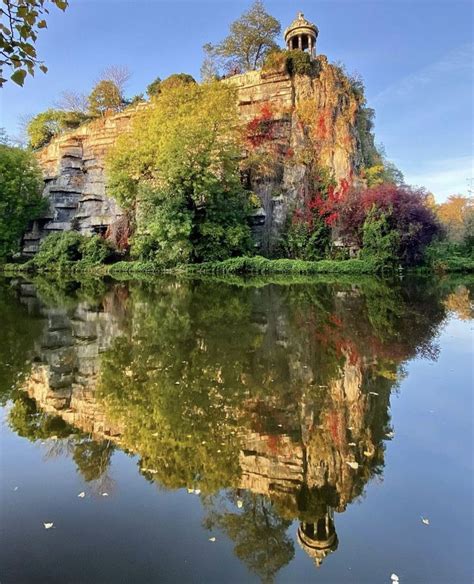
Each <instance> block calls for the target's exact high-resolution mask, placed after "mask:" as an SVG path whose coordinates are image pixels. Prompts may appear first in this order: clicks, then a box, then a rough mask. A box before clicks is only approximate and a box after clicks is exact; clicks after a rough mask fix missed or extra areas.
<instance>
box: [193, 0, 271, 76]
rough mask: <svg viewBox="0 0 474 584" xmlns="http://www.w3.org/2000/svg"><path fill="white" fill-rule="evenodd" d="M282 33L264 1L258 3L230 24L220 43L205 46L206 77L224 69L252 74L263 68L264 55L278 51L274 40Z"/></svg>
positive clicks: (259, 0)
mask: <svg viewBox="0 0 474 584" xmlns="http://www.w3.org/2000/svg"><path fill="white" fill-rule="evenodd" d="M280 32H281V25H280V23H279V22H278V20H277V19H276V18H274V17H273V16H271V15H270V14H268V13H267V12H266V10H265V7H264V5H263V2H261V0H256V1H255V2H254V3H253V5H252V7H251V8H250V10H248V11H247V12H245V13H244V14H242V16H241V17H240V18H239V19H237V20H236V21H235V22H233V23H232V24H231V27H230V33H229V35H228V36H227V37H226V38H225V39H224V40H223V41H222V42H220V43H219V44H217V45H215V46H214V45H212V44H210V43H208V44H206V45H204V51H205V53H206V56H207V59H206V61H205V65H204V72H205V75H206V77H209V76H211V75H210V71H212V69H213V67H212V65H211V64H210V63H209V61H212V62H213V63H214V67H215V69H216V71H217V70H218V69H219V68H220V67H221V66H222V67H223V68H224V69H225V70H227V71H230V70H236V69H237V70H242V71H251V70H255V69H257V68H258V67H261V65H262V64H263V61H264V59H265V56H266V55H267V54H268V53H269V52H270V51H272V50H275V49H277V48H278V45H277V43H276V42H275V38H276V37H277V36H278V35H279V34H280Z"/></svg>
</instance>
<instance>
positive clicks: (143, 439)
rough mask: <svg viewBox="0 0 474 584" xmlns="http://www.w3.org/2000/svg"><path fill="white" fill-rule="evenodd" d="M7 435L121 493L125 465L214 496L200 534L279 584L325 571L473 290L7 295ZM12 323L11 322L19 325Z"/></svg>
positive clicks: (60, 289) (214, 286)
mask: <svg viewBox="0 0 474 584" xmlns="http://www.w3.org/2000/svg"><path fill="white" fill-rule="evenodd" d="M1 298H2V303H1V304H0V318H2V322H3V323H4V324H5V332H4V334H5V335H7V338H8V343H7V344H4V345H3V346H2V349H1V350H2V351H3V352H4V354H3V355H0V362H1V363H2V364H3V365H2V368H1V369H0V382H1V388H2V391H3V394H2V400H3V402H5V401H6V400H11V401H12V404H13V405H12V407H11V409H10V412H9V423H10V425H11V427H12V428H13V429H14V430H15V431H16V432H17V433H18V434H19V435H20V436H24V437H25V438H28V439H29V440H32V441H37V440H46V439H48V438H49V439H50V440H49V441H48V445H49V448H50V451H49V454H50V455H51V456H53V455H57V454H59V453H62V454H67V455H68V456H71V457H72V459H73V460H74V462H75V464H76V465H77V469H78V471H79V472H80V473H81V475H82V477H83V478H84V480H85V481H87V482H88V483H89V484H90V485H91V489H92V490H93V491H95V492H97V493H99V494H100V493H101V492H104V491H107V492H110V491H112V489H113V483H112V481H111V478H110V477H109V475H108V468H109V463H110V460H111V456H112V454H113V451H114V449H116V448H120V449H122V450H124V451H126V452H130V453H133V454H136V455H138V457H139V472H140V473H141V474H142V475H143V476H144V477H145V478H146V479H147V480H148V481H150V482H154V483H156V484H157V486H159V487H160V488H168V489H178V488H186V489H188V491H189V492H190V493H192V494H199V495H200V496H201V500H202V504H203V505H204V508H205V510H206V518H205V526H206V527H208V528H209V529H213V528H219V529H221V530H222V531H223V532H224V533H225V534H226V535H227V536H228V537H229V538H230V539H231V540H232V541H233V542H234V551H235V554H236V556H237V557H239V558H240V559H241V560H242V561H244V562H245V563H246V564H247V565H248V567H249V568H250V569H251V570H253V571H254V572H255V573H256V574H258V575H259V576H260V577H261V578H262V580H265V581H271V580H272V579H273V577H274V576H275V575H276V574H277V572H278V571H279V570H280V569H281V568H282V567H283V566H285V565H286V564H287V563H289V562H290V561H291V559H292V558H293V556H294V553H295V550H294V542H293V539H292V537H291V536H290V535H289V527H290V525H291V523H292V522H293V521H295V520H296V521H298V525H299V527H298V530H297V541H298V543H299V545H300V546H301V547H302V549H303V550H304V551H305V552H306V553H307V554H308V555H309V556H310V557H311V558H312V559H313V560H314V562H315V564H316V565H320V564H321V562H323V561H324V559H325V558H326V557H327V556H328V555H329V554H331V553H332V552H334V551H336V550H337V547H338V537H337V524H336V523H337V521H336V520H335V516H334V513H335V512H337V513H341V512H343V511H344V510H345V509H346V508H347V506H348V505H349V504H350V503H351V502H353V501H354V500H355V499H357V498H358V497H359V496H361V494H362V493H363V491H364V487H365V485H366V484H367V483H368V481H369V480H371V479H372V478H373V477H375V476H376V475H381V474H382V471H383V466H384V442H385V441H386V440H389V439H390V438H391V437H392V436H393V432H394V429H393V428H392V427H391V422H390V413H389V405H390V395H391V393H392V392H394V391H397V384H398V382H399V381H400V379H401V378H402V377H403V374H404V370H403V364H404V363H405V362H406V361H407V360H409V359H411V358H413V357H415V356H417V355H422V356H424V357H426V358H430V359H435V358H436V356H437V346H436V342H435V340H436V334H437V331H438V328H439V326H440V324H441V323H442V321H443V319H444V318H445V315H446V313H447V311H448V310H457V311H458V312H459V314H460V315H461V317H465V316H466V314H469V311H470V306H471V305H470V298H471V296H470V290H469V288H468V287H466V286H464V287H456V286H454V287H453V286H451V285H450V286H445V285H443V283H436V284H434V283H431V284H430V285H427V283H426V282H420V281H412V282H404V283H395V282H391V283H390V284H387V283H384V282H381V281H376V280H371V279H367V280H362V281H361V282H360V283H358V284H346V283H340V282H339V283H325V282H318V283H312V284H305V283H298V284H294V285H281V286H280V285H266V286H255V285H249V284H245V282H236V283H234V284H232V285H228V284H225V283H222V282H216V281H176V280H162V281H159V282H157V283H146V282H135V283H114V284H110V283H109V284H105V283H104V282H103V281H98V282H97V281H91V282H82V283H77V282H65V281H62V282H56V283H54V282H50V281H46V280H41V279H39V280H37V281H35V282H34V283H28V282H21V281H16V282H15V281H13V282H10V283H8V284H5V283H4V285H3V290H2V295H1ZM12 306H15V307H16V308H15V309H14V310H13V309H12Z"/></svg>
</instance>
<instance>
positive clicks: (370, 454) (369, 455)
mask: <svg viewBox="0 0 474 584" xmlns="http://www.w3.org/2000/svg"><path fill="white" fill-rule="evenodd" d="M373 455H374V453H373V452H370V451H369V450H364V456H367V458H370V457H371V456H373Z"/></svg>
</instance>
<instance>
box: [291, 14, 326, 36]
mask: <svg viewBox="0 0 474 584" xmlns="http://www.w3.org/2000/svg"><path fill="white" fill-rule="evenodd" d="M311 31H312V32H313V34H314V35H315V36H317V35H318V33H319V30H318V27H317V26H316V25H315V24H313V23H312V22H309V20H306V18H305V17H304V14H303V13H302V12H298V16H297V17H296V18H295V20H293V22H292V23H291V24H290V26H289V27H288V28H287V29H286V30H285V41H286V40H287V39H288V37H289V36H293V34H294V33H295V32H306V33H308V32H311Z"/></svg>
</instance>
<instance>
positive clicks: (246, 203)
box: [108, 82, 250, 264]
mask: <svg viewBox="0 0 474 584" xmlns="http://www.w3.org/2000/svg"><path fill="white" fill-rule="evenodd" d="M163 85H164V87H162V91H161V93H160V94H159V95H158V96H157V97H156V98H155V100H154V102H153V107H150V108H148V109H147V110H146V111H145V112H143V113H142V115H141V116H140V117H139V118H138V119H137V120H136V122H135V125H134V128H133V129H132V131H131V132H129V133H127V134H125V135H123V136H122V137H121V138H120V139H119V141H118V144H117V146H116V148H115V149H114V151H113V152H112V153H111V155H110V156H109V159H108V174H109V186H110V192H111V193H112V195H113V196H115V197H116V198H117V200H118V201H119V203H120V204H121V205H123V206H124V207H126V208H128V209H130V210H131V211H132V212H133V213H134V214H135V221H136V232H135V235H134V238H133V241H132V251H133V253H134V254H135V255H138V256H140V257H142V258H146V259H152V260H155V261H158V262H162V263H164V264H173V263H176V262H184V261H188V260H191V261H202V260H213V259H223V258H225V257H228V256H230V255H236V254H238V253H241V252H243V251H246V250H249V247H250V228H249V225H248V221H247V219H248V215H249V212H250V193H249V192H248V191H245V190H244V189H243V187H242V185H241V181H240V172H239V157H240V148H239V133H238V124H237V111H236V101H235V93H234V91H235V90H234V89H233V88H230V87H228V86H225V85H222V84H219V83H211V84H206V85H202V86H201V85H197V84H195V83H181V82H180V83H178V84H176V85H175V84H173V85H171V86H168V87H166V82H165V83H163V84H162V86H163Z"/></svg>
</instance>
